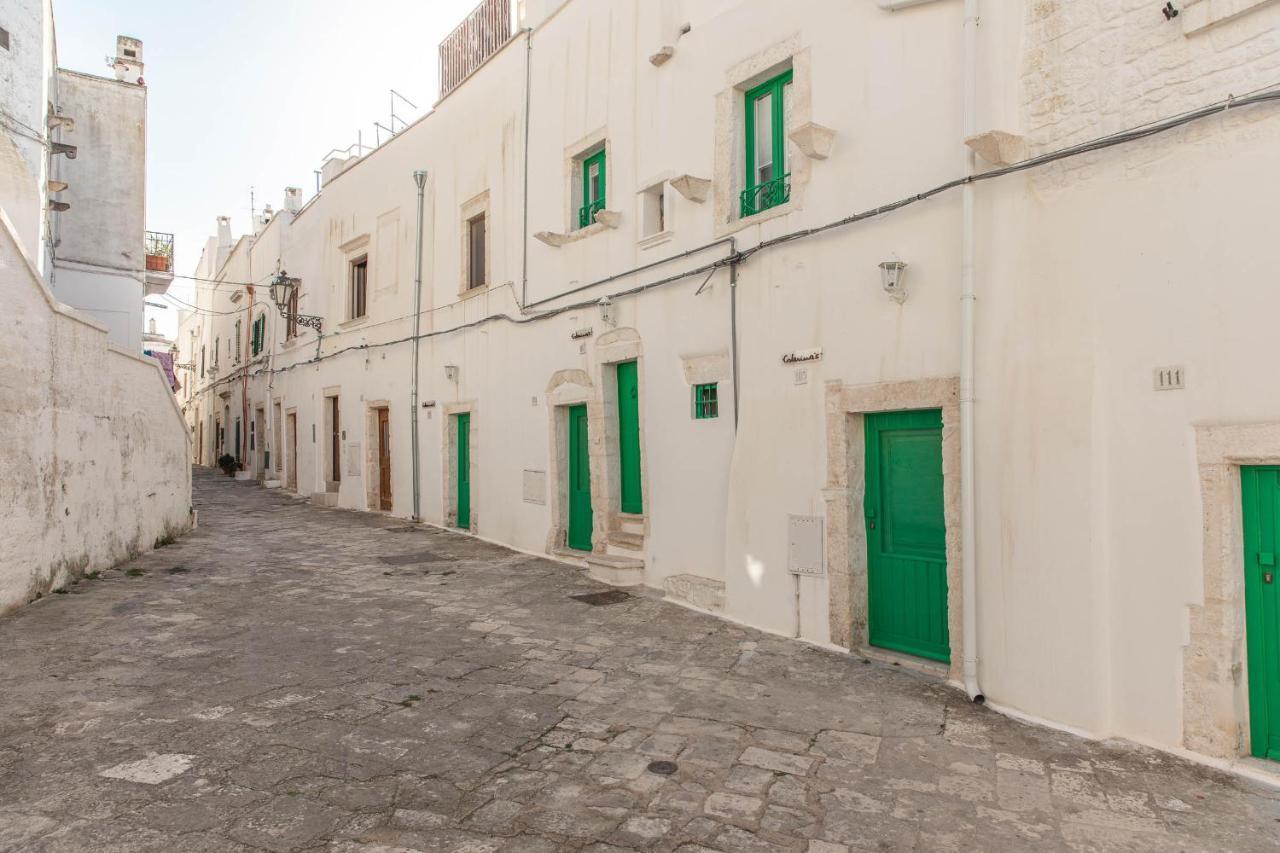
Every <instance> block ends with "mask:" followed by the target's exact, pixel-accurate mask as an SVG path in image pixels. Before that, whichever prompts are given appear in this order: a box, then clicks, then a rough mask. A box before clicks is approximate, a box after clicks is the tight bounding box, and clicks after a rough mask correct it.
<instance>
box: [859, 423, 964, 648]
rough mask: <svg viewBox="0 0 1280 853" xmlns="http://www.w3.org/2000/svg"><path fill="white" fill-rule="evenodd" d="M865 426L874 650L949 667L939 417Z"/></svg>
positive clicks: (869, 625)
mask: <svg viewBox="0 0 1280 853" xmlns="http://www.w3.org/2000/svg"><path fill="white" fill-rule="evenodd" d="M865 428H866V436H867V484H866V485H867V488H866V497H865V501H864V513H865V515H866V521H867V588H868V590H867V592H868V599H869V600H868V608H867V610H868V613H867V616H868V619H867V628H868V633H869V635H870V637H869V638H870V641H871V645H873V646H880V647H882V648H886V649H894V650H896V651H900V652H906V653H907V654H912V655H917V656H919V657H925V658H931V659H933V660H939V661H943V662H950V660H951V643H950V640H949V637H948V634H947V543H946V538H947V529H946V523H945V521H944V517H943V498H942V413H941V412H940V411H938V410H937V409H932V410H928V411H920V412H889V413H886V414H875V415H867V416H866V420H865Z"/></svg>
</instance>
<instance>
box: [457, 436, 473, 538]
mask: <svg viewBox="0 0 1280 853" xmlns="http://www.w3.org/2000/svg"><path fill="white" fill-rule="evenodd" d="M454 418H455V420H456V421H457V423H456V426H457V429H458V462H457V465H458V468H457V474H458V527H460V528H462V529H463V530H470V529H471V413H470V412H464V413H462V414H460V415H454Z"/></svg>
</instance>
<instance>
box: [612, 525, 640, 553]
mask: <svg viewBox="0 0 1280 853" xmlns="http://www.w3.org/2000/svg"><path fill="white" fill-rule="evenodd" d="M609 544H610V545H616V546H617V547H619V548H625V549H626V550H628V551H643V550H644V534H643V533H629V532H627V531H625V530H611V531H609Z"/></svg>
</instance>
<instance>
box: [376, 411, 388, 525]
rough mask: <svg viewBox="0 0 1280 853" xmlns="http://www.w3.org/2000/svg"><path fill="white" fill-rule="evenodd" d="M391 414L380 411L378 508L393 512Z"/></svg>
mask: <svg viewBox="0 0 1280 853" xmlns="http://www.w3.org/2000/svg"><path fill="white" fill-rule="evenodd" d="M390 415H391V413H390V411H389V410H387V409H378V507H379V508H380V509H383V510H386V511H387V512H390V511H391V417H390Z"/></svg>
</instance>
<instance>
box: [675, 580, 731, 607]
mask: <svg viewBox="0 0 1280 853" xmlns="http://www.w3.org/2000/svg"><path fill="white" fill-rule="evenodd" d="M662 590H663V592H664V593H665V594H666V598H667V599H668V600H670V601H678V602H680V603H681V604H687V605H689V606H690V607H696V608H698V609H699V610H706V611H708V612H710V613H720V612H721V611H723V610H724V581H718V580H713V579H711V578H704V577H699V576H698V575H671V576H670V577H668V578H666V579H664V580H663V581H662Z"/></svg>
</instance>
